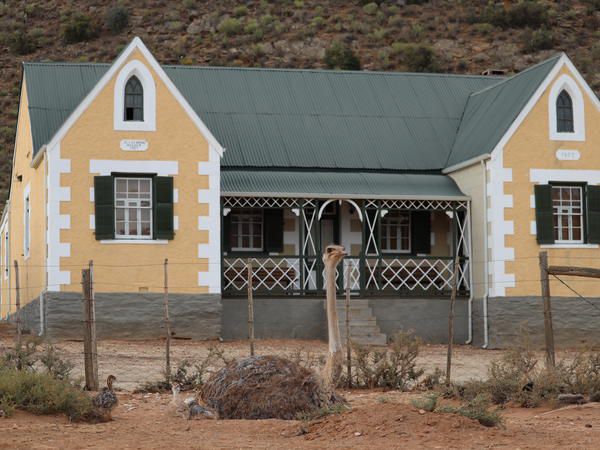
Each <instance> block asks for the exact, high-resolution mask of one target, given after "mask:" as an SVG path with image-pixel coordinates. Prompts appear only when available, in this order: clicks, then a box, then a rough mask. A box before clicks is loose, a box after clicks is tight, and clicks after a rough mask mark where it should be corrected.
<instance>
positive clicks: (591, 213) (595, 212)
mask: <svg viewBox="0 0 600 450" xmlns="http://www.w3.org/2000/svg"><path fill="white" fill-rule="evenodd" d="M587 242H589V243H590V244H600V186H588V187H587Z"/></svg>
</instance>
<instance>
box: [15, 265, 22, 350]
mask: <svg viewBox="0 0 600 450" xmlns="http://www.w3.org/2000/svg"><path fill="white" fill-rule="evenodd" d="M15 307H16V316H17V348H18V349H20V348H21V289H20V285H19V263H18V262H17V260H16V259H15Z"/></svg>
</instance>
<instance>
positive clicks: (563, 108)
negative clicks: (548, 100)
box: [556, 89, 575, 133]
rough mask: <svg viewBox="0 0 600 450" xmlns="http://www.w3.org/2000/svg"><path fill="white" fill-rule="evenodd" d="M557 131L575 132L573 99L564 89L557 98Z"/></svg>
mask: <svg viewBox="0 0 600 450" xmlns="http://www.w3.org/2000/svg"><path fill="white" fill-rule="evenodd" d="M556 131H558V132H559V133H573V132H574V131H575V127H574V124H573V100H571V96H570V95H569V93H568V92H567V91H565V90H564V89H563V90H562V91H561V93H560V94H559V95H558V97H557V98H556Z"/></svg>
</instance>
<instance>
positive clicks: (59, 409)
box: [0, 368, 97, 420]
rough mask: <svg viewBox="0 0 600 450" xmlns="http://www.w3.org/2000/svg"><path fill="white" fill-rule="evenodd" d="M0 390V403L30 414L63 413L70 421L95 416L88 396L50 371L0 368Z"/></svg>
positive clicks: (89, 418) (91, 418) (90, 418)
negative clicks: (40, 371)
mask: <svg viewBox="0 0 600 450" xmlns="http://www.w3.org/2000/svg"><path fill="white" fill-rule="evenodd" d="M0 392H1V393H2V398H1V400H0V403H1V404H2V405H3V406H4V405H7V406H8V409H9V410H11V409H13V408H16V409H22V410H24V411H28V412H31V413H33V414H56V413H63V414H65V415H67V417H69V419H70V420H93V419H95V418H96V417H97V416H96V411H95V409H94V407H93V405H92V402H91V399H90V397H88V396H87V395H86V394H85V393H84V392H82V391H81V390H79V389H77V388H75V387H73V386H72V385H71V384H69V383H68V382H66V381H63V380H58V379H56V378H54V377H52V376H51V375H50V374H43V373H36V372H24V371H19V370H16V369H6V368H5V369H1V370H0ZM5 411H6V410H5Z"/></svg>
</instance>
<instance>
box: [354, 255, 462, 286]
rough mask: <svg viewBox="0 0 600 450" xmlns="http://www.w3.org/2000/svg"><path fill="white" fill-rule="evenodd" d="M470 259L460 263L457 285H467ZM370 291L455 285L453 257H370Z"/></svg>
mask: <svg viewBox="0 0 600 450" xmlns="http://www.w3.org/2000/svg"><path fill="white" fill-rule="evenodd" d="M469 273H470V271H469V261H468V260H462V261H461V264H460V265H459V267H458V286H459V287H461V288H463V289H464V288H466V289H468V288H469V286H470V280H469ZM365 275H366V282H365V286H366V289H367V290H369V291H373V290H375V291H388V292H389V291H396V292H397V291H403V290H405V291H426V292H431V291H439V292H444V291H448V290H451V289H452V282H453V281H452V278H453V275H454V261H453V259H451V258H437V259H436V258H412V257H407V258H402V257H389V258H368V259H366V261H365Z"/></svg>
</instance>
